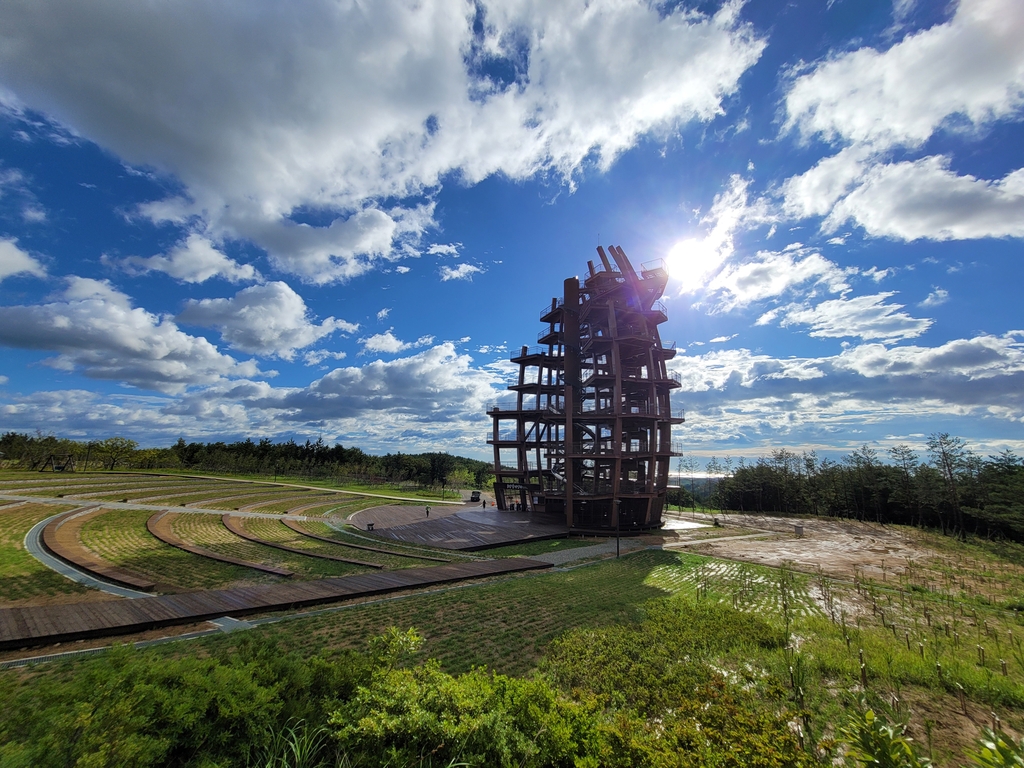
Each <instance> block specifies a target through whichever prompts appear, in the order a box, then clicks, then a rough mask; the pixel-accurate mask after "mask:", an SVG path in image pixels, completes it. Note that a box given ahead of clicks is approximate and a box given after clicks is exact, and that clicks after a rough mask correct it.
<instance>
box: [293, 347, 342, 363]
mask: <svg viewBox="0 0 1024 768" xmlns="http://www.w3.org/2000/svg"><path fill="white" fill-rule="evenodd" d="M346 357H348V355H346V354H345V353H344V352H328V351H327V350H326V349H311V350H310V351H309V352H306V353H305V354H304V355H303V356H302V360H303V361H304V362H305V363H306V365H319V364H320V363H322V362H323V361H324V360H344V359H345V358H346Z"/></svg>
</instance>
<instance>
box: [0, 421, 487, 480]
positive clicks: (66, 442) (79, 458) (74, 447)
mask: <svg viewBox="0 0 1024 768" xmlns="http://www.w3.org/2000/svg"><path fill="white" fill-rule="evenodd" d="M67 456H70V457H73V458H74V460H75V466H76V467H77V468H78V469H79V470H85V469H101V468H102V469H107V470H111V471H112V470H114V469H174V470H187V471H192V472H214V473H222V474H238V475H258V476H267V477H269V476H282V477H304V478H309V479H317V480H331V481H334V482H337V483H339V484H364V485H396V486H417V487H435V488H436V487H442V488H443V487H448V488H482V487H485V486H486V485H488V484H490V483H491V482H493V467H492V466H491V465H490V464H489V463H487V462H484V461H478V460H476V459H469V458H465V457H463V456H454V455H451V454H449V453H444V452H432V453H401V452H399V453H388V454H385V455H384V456H374V455H371V454H368V453H366V452H364V451H363V450H362V449H360V448H346V447H345V446H343V445H341V444H340V443H336V444H335V445H328V444H327V443H325V442H324V441H323V440H322V439H318V440H316V441H315V442H314V441H310V440H307V441H306V442H305V443H304V444H300V443H296V442H295V441H294V440H289V441H287V442H283V443H275V442H272V441H271V440H269V439H267V438H263V439H261V440H259V441H258V442H253V441H252V440H251V439H246V440H241V441H238V442H234V443H225V442H214V443H200V442H186V441H185V439H184V438H179V439H178V441H177V442H176V443H174V445H172V446H170V447H169V448H139V447H138V443H136V442H135V441H134V440H130V439H128V438H124V437H110V438H107V439H105V440H98V441H92V442H82V441H76V440H70V439H68V438H61V437H55V436H53V435H41V434H40V435H27V434H21V433H17V432H7V433H6V434H4V435H2V436H0V465H3V466H8V467H12V468H18V469H29V470H33V469H36V470H38V469H43V468H45V467H46V466H47V462H48V460H49V459H50V457H67Z"/></svg>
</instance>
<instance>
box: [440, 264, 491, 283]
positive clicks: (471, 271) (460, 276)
mask: <svg viewBox="0 0 1024 768" xmlns="http://www.w3.org/2000/svg"><path fill="white" fill-rule="evenodd" d="M481 272H483V270H482V269H480V267H477V266H474V265H473V264H459V266H457V267H449V266H448V265H447V264H444V265H442V266H441V268H440V269H439V270H438V274H439V275H441V282H442V283H446V282H448V281H449V280H472V279H473V275H476V274H479V273H481Z"/></svg>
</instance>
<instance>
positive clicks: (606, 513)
mask: <svg viewBox="0 0 1024 768" xmlns="http://www.w3.org/2000/svg"><path fill="white" fill-rule="evenodd" d="M609 252H610V254H611V260H609V258H608V255H606V253H605V251H604V249H603V248H601V247H598V249H597V253H598V256H599V257H600V264H597V265H595V264H594V262H593V261H588V262H587V266H588V271H587V275H586V278H585V279H584V280H583V281H580V280H579V279H578V278H576V277H571V278H567V279H566V280H565V282H564V284H563V293H562V298H553V299H552V300H551V304H550V306H546V307H544V309H543V310H541V313H540V320H541V322H542V323H546V324H547V328H546V329H544V330H542V331H541V332H540V333H539V335H538V337H537V342H538V345H537V346H532V347H527V346H523V347H522V348H521V350H520V351H519V352H518V353H517V354H514V355H513V356H512V358H511V359H512V362H514V363H517V364H518V365H519V377H518V381H517V383H516V384H513V385H511V386H510V387H509V390H511V391H512V392H515V393H516V397H515V402H514V403H513V402H509V403H497V404H492V405H490V406H488V409H487V410H488V413H489V414H490V416H491V417H492V419H493V428H492V432H491V436H490V438H489V439H488V441H487V442H488V443H490V444H491V445H492V446H493V448H494V474H495V478H496V482H495V484H494V492H495V497H496V500H497V505H498V508H499V509H503V510H509V509H521V510H526V511H530V512H544V513H549V514H556V515H564V520H565V524H566V525H567V526H568V527H569V528H570V529H572V530H577V531H614V530H621V531H623V532H630V531H642V530H650V529H652V528H658V527H660V526H661V514H662V510H663V509H664V506H665V498H666V493H667V488H668V474H669V463H670V461H671V458H672V457H673V456H677V455H679V453H680V451H679V450H678V449H677V448H676V447H675V446H674V445H673V443H672V435H671V429H672V425H673V424H682V423H683V422H684V418H683V414H682V411H675V412H673V410H672V404H671V397H670V396H671V393H672V390H673V389H675V388H677V387H679V386H680V381H679V378H678V375H677V374H674V373H672V372H669V371H668V369H667V368H666V366H665V363H666V361H668V360H671V359H672V358H673V357H674V356H675V353H676V349H675V343H674V342H670V341H669V342H666V341H662V340H661V336H660V334H659V332H658V326H659V325H660V324H662V323H664V322H665V321H666V320H667V319H668V316H667V313H666V309H665V305H664V304H663V303H662V302H661V301H659V299H660V298H661V295H662V293H663V292H664V290H665V286H666V284H667V282H668V273H667V272H666V271H665V268H664V265H663V263H662V262H661V261H660V260H658V261H655V262H649V263H646V264H643V265H641V267H640V272H639V274H637V272H636V270H635V269H634V268H633V265H632V264H631V263H630V261H629V259H628V258H627V257H626V254H625V253H624V252H623V250H622V249H621V248H618V247H616V246H611V247H610V248H609ZM612 262H614V264H613V263H612Z"/></svg>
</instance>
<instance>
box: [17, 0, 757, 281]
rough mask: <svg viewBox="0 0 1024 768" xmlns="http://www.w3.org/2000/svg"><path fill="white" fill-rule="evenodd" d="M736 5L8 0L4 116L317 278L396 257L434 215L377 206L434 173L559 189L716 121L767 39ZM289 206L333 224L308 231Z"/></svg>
mask: <svg viewBox="0 0 1024 768" xmlns="http://www.w3.org/2000/svg"><path fill="white" fill-rule="evenodd" d="M739 9H740V3H738V2H728V3H726V4H725V5H724V6H723V7H722V8H721V10H719V11H718V12H717V13H715V14H714V15H713V16H705V15H701V14H698V13H697V12H694V11H688V10H685V9H683V8H679V9H674V10H665V9H664V8H662V7H661V6H654V5H651V4H648V3H643V2H639V1H637V2H614V1H613V0H599V2H593V3H589V4H586V5H584V6H582V7H577V6H574V5H566V4H562V3H544V4H540V5H538V4H533V3H527V2H511V3H502V4H499V3H480V4H477V5H476V6H474V5H473V4H467V3H464V2H461V1H460V0H443V1H441V2H436V3H421V4H415V5H409V4H407V3H401V2H398V0H393V1H392V2H375V3H372V4H369V5H363V4H356V5H338V4H331V3H322V2H314V1H312V0H307V1H306V2H299V3H290V4H289V5H288V6H287V8H285V7H283V6H281V7H277V6H260V8H259V9H258V10H257V11H255V12H252V13H237V12H236V11H237V8H236V6H231V5H226V6H209V5H196V4H190V3H186V4H184V5H176V4H130V5H128V6H125V5H124V4H121V3H117V2H113V0H104V1H103V2H98V3H91V4H89V5H88V6H83V5H81V4H79V3H74V2H70V0H65V2H59V3H58V4H57V5H52V4H50V5H48V6H47V7H46V9H45V10H44V9H43V8H42V7H40V6H39V4H38V3H35V2H30V0H21V1H20V2H17V1H15V2H10V3H5V4H4V6H3V11H2V15H0V22H2V23H0V30H2V32H0V38H2V44H0V71H2V72H3V73H4V74H3V84H4V85H5V86H6V88H7V89H8V91H9V92H10V94H11V95H12V96H13V98H16V99H18V100H20V102H21V103H22V104H23V105H25V106H27V107H29V108H34V109H38V110H41V111H43V112H45V113H46V114H48V115H50V116H51V117H53V118H54V119H56V120H58V121H60V122H61V123H63V124H64V125H67V126H70V127H71V128H72V129H73V130H74V131H75V132H77V133H78V134H79V135H82V136H85V137H87V138H89V139H91V140H94V141H96V142H98V143H99V144H101V145H102V146H104V147H105V148H107V149H109V150H110V151H112V152H114V153H116V154H117V155H118V156H119V157H121V158H123V159H124V160H125V161H127V162H128V163H131V164H136V165H143V166H147V167H151V168H155V169H157V170H158V171H161V172H163V173H167V174H171V175H173V176H174V177H176V178H177V179H178V180H180V181H181V183H182V184H183V186H184V189H185V190H186V194H185V195H183V196H182V197H181V198H179V199H172V200H168V201H162V202H161V203H160V204H159V205H151V206H147V207H146V208H145V209H144V210H143V211H142V212H143V213H145V214H146V215H150V216H152V217H153V218H157V219H159V218H164V219H167V220H171V221H176V222H179V223H180V222H184V221H188V220H189V219H190V218H191V217H198V218H199V219H201V220H202V223H203V225H204V227H205V229H206V231H207V232H208V233H209V234H210V235H211V236H212V237H213V238H214V239H215V240H218V241H219V240H222V239H225V238H231V237H238V238H245V239H250V240H253V241H255V242H256V243H258V244H259V245H261V246H262V247H263V248H265V249H266V250H267V251H268V253H269V254H270V255H271V258H272V260H273V261H274V262H275V263H276V264H277V265H278V266H279V267H281V268H282V269H286V270H289V271H291V272H293V273H295V274H297V275H299V276H301V277H302V278H303V279H306V280H309V281H312V282H327V281H331V280H344V279H347V278H350V277H353V276H355V275H357V274H360V273H362V272H364V271H366V270H367V269H370V268H372V267H373V265H374V263H375V262H377V261H378V260H380V259H387V258H394V257H396V256H397V255H403V254H407V253H409V250H408V249H410V248H412V247H413V246H414V245H415V243H416V242H418V240H419V239H420V238H421V237H422V236H423V234H424V232H425V231H426V228H428V227H429V226H431V225H432V215H433V211H432V207H431V206H429V205H428V206H425V207H423V206H418V205H411V204H409V203H408V202H399V204H398V205H396V206H395V207H394V208H391V209H386V210H385V209H384V208H383V207H382V206H381V205H380V203H379V202H378V201H380V200H384V199H390V200H398V201H409V200H413V199H416V198H417V196H420V195H422V194H424V193H428V194H429V193H430V192H431V191H432V190H435V189H437V188H438V187H439V185H440V183H441V180H442V179H443V178H446V177H449V176H451V175H452V174H455V175H456V176H457V177H458V178H460V179H461V180H463V181H464V182H466V183H469V184H473V183H476V182H478V181H480V180H482V179H484V178H486V177H488V176H490V175H492V174H495V173H502V174H504V175H506V176H508V177H509V178H513V179H524V178H529V177H532V176H534V175H535V174H538V173H551V174H555V175H557V176H559V177H561V178H562V179H565V180H571V179H573V178H574V176H575V175H576V174H577V173H578V172H579V171H580V169H581V168H583V167H584V165H585V164H586V163H589V162H591V161H592V162H593V163H594V164H595V165H596V167H597V168H598V169H600V170H606V169H607V168H608V167H610V165H611V164H612V163H613V162H614V160H615V159H616V158H617V157H618V156H619V155H620V154H621V153H622V152H624V151H626V150H628V149H629V148H630V147H632V146H634V145H635V144H636V143H637V142H638V141H639V140H640V139H641V138H642V137H644V136H648V135H659V136H665V135H669V134H670V133H671V132H672V131H674V130H676V129H678V128H679V127H681V126H682V125H684V124H685V123H687V122H690V121H705V122H706V121H710V120H711V119H713V118H714V117H715V116H716V115H719V114H721V113H722V112H723V111H724V110H723V101H724V100H725V99H726V98H727V97H728V96H729V95H730V94H732V93H734V92H735V91H736V89H737V87H738V83H739V78H740V77H741V75H742V74H743V73H744V72H745V71H747V70H748V69H749V68H750V67H751V66H752V65H753V64H754V63H755V62H756V61H757V60H758V58H759V57H760V54H761V51H762V50H763V48H764V46H765V42H764V41H763V40H761V39H759V38H758V37H757V36H756V35H755V34H754V33H753V31H752V28H751V27H750V26H749V25H747V24H745V23H743V22H742V21H741V20H740V19H739ZM29 52H30V53H31V55H29ZM499 72H504V73H507V74H496V73H499ZM303 209H312V210H317V211H322V212H326V213H328V214H331V215H333V216H334V222H333V223H332V224H330V225H328V226H307V225H306V224H303V223H301V222H299V221H297V220H296V219H295V218H293V214H294V213H295V212H296V211H298V210H303Z"/></svg>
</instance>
